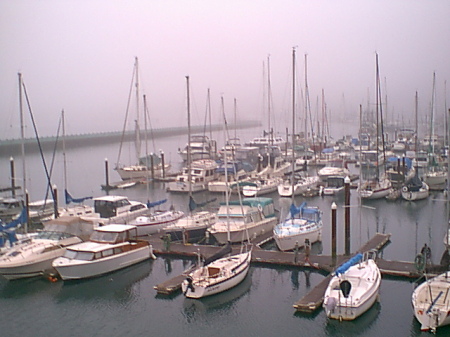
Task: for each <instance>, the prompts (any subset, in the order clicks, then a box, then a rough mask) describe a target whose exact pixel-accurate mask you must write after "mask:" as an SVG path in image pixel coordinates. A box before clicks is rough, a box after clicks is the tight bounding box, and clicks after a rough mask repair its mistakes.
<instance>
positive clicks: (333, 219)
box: [331, 202, 337, 265]
mask: <svg viewBox="0 0 450 337" xmlns="http://www.w3.org/2000/svg"><path fill="white" fill-rule="evenodd" d="M336 209H337V206H336V203H335V202H333V204H332V205H331V258H332V259H333V265H336V257H337V253H336Z"/></svg>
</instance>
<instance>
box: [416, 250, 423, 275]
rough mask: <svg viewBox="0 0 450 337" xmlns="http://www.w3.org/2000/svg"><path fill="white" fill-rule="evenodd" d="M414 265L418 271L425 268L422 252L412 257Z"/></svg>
mask: <svg viewBox="0 0 450 337" xmlns="http://www.w3.org/2000/svg"><path fill="white" fill-rule="evenodd" d="M414 266H415V267H416V269H417V270H418V271H423V270H424V268H425V259H424V257H423V254H421V253H419V254H417V255H416V258H415V259H414Z"/></svg>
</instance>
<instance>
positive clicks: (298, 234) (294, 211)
mask: <svg viewBox="0 0 450 337" xmlns="http://www.w3.org/2000/svg"><path fill="white" fill-rule="evenodd" d="M292 148H293V149H294V148H295V49H293V51H292ZM293 152H294V151H293ZM292 156H293V157H292V165H294V154H292ZM318 180H319V178H318V177H317V180H316V181H317V182H318ZM290 183H291V194H290V196H291V198H292V203H291V207H290V212H289V213H290V216H289V215H288V216H287V217H286V219H285V220H284V221H281V222H280V223H279V224H277V225H276V226H275V227H274V229H273V236H274V239H275V242H276V244H277V246H278V249H280V250H281V251H286V250H292V249H294V248H295V247H301V246H303V245H304V244H305V241H306V240H309V242H310V243H314V242H316V241H320V240H321V235H322V227H323V225H322V213H321V212H320V211H319V209H318V208H317V207H307V206H306V202H303V203H302V204H301V205H300V207H298V208H297V207H296V206H295V198H294V196H295V192H294V193H292V191H295V186H296V183H295V182H294V170H292V178H291V181H290ZM316 184H317V183H316ZM278 191H280V190H278ZM303 191H306V188H305V189H304V190H303Z"/></svg>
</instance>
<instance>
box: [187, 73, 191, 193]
mask: <svg viewBox="0 0 450 337" xmlns="http://www.w3.org/2000/svg"><path fill="white" fill-rule="evenodd" d="M186 95H187V102H186V104H187V119H188V148H187V150H188V151H187V167H188V184H189V198H191V197H192V181H191V180H192V174H191V101H190V96H189V95H190V94H189V76H186Z"/></svg>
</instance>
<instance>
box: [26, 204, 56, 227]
mask: <svg viewBox="0 0 450 337" xmlns="http://www.w3.org/2000/svg"><path fill="white" fill-rule="evenodd" d="M54 215H55V202H54V201H53V199H44V200H38V201H33V202H30V203H29V204H28V218H29V219H30V221H31V222H41V221H45V220H50V219H51V218H52V217H53V216H54Z"/></svg>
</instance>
